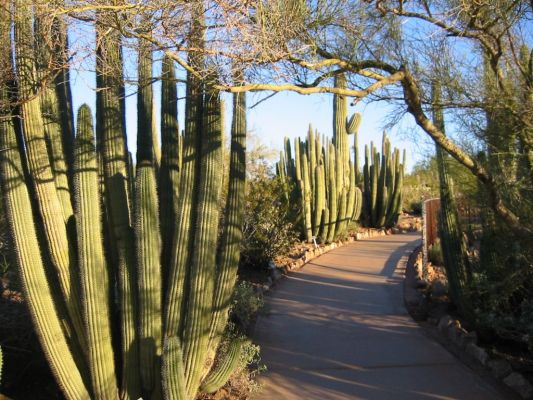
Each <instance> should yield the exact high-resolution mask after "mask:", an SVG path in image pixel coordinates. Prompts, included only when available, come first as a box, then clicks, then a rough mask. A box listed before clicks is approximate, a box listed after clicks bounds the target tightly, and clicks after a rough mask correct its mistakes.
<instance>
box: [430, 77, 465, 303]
mask: <svg viewBox="0 0 533 400" xmlns="http://www.w3.org/2000/svg"><path fill="white" fill-rule="evenodd" d="M432 101H433V119H434V121H435V125H436V126H437V127H438V128H439V129H440V130H441V131H442V132H444V115H443V112H442V109H441V108H440V107H439V106H438V104H439V103H440V86H439V84H438V83H437V82H435V83H434V84H433V86H432ZM435 147H436V152H437V167H438V171H439V183H440V186H439V188H440V214H439V236H440V240H441V246H442V255H443V258H444V266H445V268H446V275H447V277H448V281H449V286H450V296H451V298H452V300H453V301H454V303H455V304H456V305H457V306H458V308H459V309H460V310H461V311H462V312H468V306H467V301H465V296H466V287H467V284H468V271H469V261H468V255H467V251H466V245H465V243H464V241H463V237H462V233H461V227H460V225H459V216H458V214H457V206H456V203H455V198H454V194H453V183H452V180H451V177H450V175H449V173H448V166H447V157H446V155H445V154H444V153H443V151H442V149H441V148H440V147H439V146H438V145H436V146H435Z"/></svg>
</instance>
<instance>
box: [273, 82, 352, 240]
mask: <svg viewBox="0 0 533 400" xmlns="http://www.w3.org/2000/svg"><path fill="white" fill-rule="evenodd" d="M335 86H336V87H338V88H345V87H346V79H345V77H344V75H343V74H338V75H337V76H336V78H335ZM347 115H348V100H347V98H346V97H345V96H341V95H335V96H334V99H333V139H332V142H329V141H325V140H322V141H321V140H320V135H319V134H318V132H316V133H315V132H314V131H313V128H312V126H309V131H308V134H307V138H306V140H305V142H302V141H301V140H300V139H296V140H295V142H294V158H293V157H292V150H291V146H290V142H289V140H288V139H285V149H284V151H282V152H281V154H280V161H279V163H278V164H277V166H276V170H277V174H278V176H279V177H280V179H282V180H284V181H287V183H289V185H287V186H288V187H289V186H291V185H292V192H291V193H290V194H289V193H287V195H286V197H287V198H291V199H293V200H294V203H295V204H298V205H299V213H298V215H297V218H296V222H298V223H300V225H301V227H302V236H303V237H305V239H306V240H307V241H308V242H311V240H312V238H313V236H315V237H320V238H321V239H322V240H323V241H328V242H330V241H332V240H334V239H335V237H337V236H342V235H344V234H345V233H346V231H347V228H348V224H349V223H350V222H351V221H356V220H357V219H358V218H359V215H360V207H361V201H360V199H361V190H360V189H359V188H358V187H357V181H356V176H357V174H358V171H357V169H356V165H354V164H353V163H352V161H351V160H350V148H349V145H348V136H349V135H351V134H354V136H355V139H354V141H355V143H357V131H358V129H359V125H360V123H361V115H360V114H358V113H356V114H353V115H352V116H351V117H350V118H348V117H347Z"/></svg>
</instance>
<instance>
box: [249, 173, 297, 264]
mask: <svg viewBox="0 0 533 400" xmlns="http://www.w3.org/2000/svg"><path fill="white" fill-rule="evenodd" d="M291 212H292V210H291V207H290V205H289V202H288V200H287V199H286V198H285V187H284V183H283V182H281V181H280V180H279V179H278V178H270V177H267V176H264V177H261V178H258V179H254V180H252V181H250V182H249V183H248V190H247V197H246V210H245V214H244V223H243V240H242V243H241V264H242V265H244V266H247V267H254V268H266V267H267V266H268V263H269V261H270V260H272V259H274V257H276V256H283V255H285V254H287V253H288V252H289V251H290V249H291V248H292V246H293V244H294V242H295V241H297V240H298V233H297V231H296V229H295V227H294V225H293V224H292V223H291V222H289V221H290V220H291Z"/></svg>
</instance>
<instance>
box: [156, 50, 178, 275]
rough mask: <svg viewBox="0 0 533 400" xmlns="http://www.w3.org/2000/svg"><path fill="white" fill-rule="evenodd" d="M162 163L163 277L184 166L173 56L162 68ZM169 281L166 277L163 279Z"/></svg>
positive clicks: (167, 264) (160, 195)
mask: <svg viewBox="0 0 533 400" xmlns="http://www.w3.org/2000/svg"><path fill="white" fill-rule="evenodd" d="M161 79H162V82H161V146H162V151H161V167H160V171H159V203H160V213H161V233H162V254H161V260H162V261H161V262H162V266H163V277H164V278H166V277H168V271H169V268H170V267H169V265H170V257H171V253H172V251H171V248H172V243H173V234H174V225H175V224H176V213H177V203H178V196H179V192H178V189H179V185H180V173H181V168H182V165H181V164H182V154H181V152H182V143H183V141H182V139H183V138H182V136H181V135H180V130H179V125H178V107H177V99H178V93H177V90H176V81H175V80H176V73H175V70H174V62H173V60H172V59H171V58H170V57H168V56H165V57H164V58H163V64H162V72H161ZM164 281H165V282H166V279H165V280H164Z"/></svg>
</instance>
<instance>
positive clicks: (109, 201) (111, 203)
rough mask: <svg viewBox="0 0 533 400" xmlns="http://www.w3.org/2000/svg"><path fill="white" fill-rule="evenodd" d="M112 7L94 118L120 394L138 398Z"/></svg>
mask: <svg viewBox="0 0 533 400" xmlns="http://www.w3.org/2000/svg"><path fill="white" fill-rule="evenodd" d="M109 18H112V14H111V13H105V12H99V13H98V14H97V18H96V33H97V43H98V45H99V46H98V47H97V49H96V52H97V58H96V60H97V63H96V73H97V75H96V85H97V87H98V89H99V91H98V92H97V99H96V107H97V108H96V118H97V128H98V131H99V139H100V140H101V144H100V150H101V152H102V155H101V159H102V161H103V169H104V176H105V194H104V195H105V200H106V209H107V212H108V214H109V217H108V221H109V224H110V236H111V238H112V241H113V244H114V246H113V254H114V259H115V260H114V261H115V263H116V266H117V275H118V282H119V287H118V289H119V290H118V293H119V304H120V310H121V314H120V315H121V323H120V325H121V328H120V332H121V345H122V361H123V362H122V374H121V376H122V384H121V390H122V393H121V396H122V397H124V398H126V399H138V398H139V397H140V395H141V392H140V385H139V383H140V377H139V367H138V363H139V356H138V344H137V339H138V338H137V326H138V321H137V290H136V286H137V285H136V265H135V257H134V256H135V244H134V237H133V229H132V224H131V220H130V217H131V214H132V210H131V193H130V191H131V189H130V188H131V184H130V181H129V179H130V178H131V177H130V176H129V175H130V173H129V170H128V150H127V144H126V140H125V139H126V138H125V135H124V132H125V130H124V126H123V123H124V116H123V111H124V110H123V107H122V104H121V103H122V94H123V93H122V88H123V83H122V56H121V41H120V35H119V33H118V32H116V31H110V32H107V28H106V26H107V24H108V23H109V21H108V19H109Z"/></svg>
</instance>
